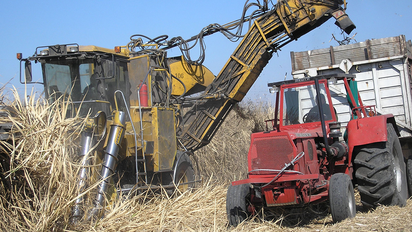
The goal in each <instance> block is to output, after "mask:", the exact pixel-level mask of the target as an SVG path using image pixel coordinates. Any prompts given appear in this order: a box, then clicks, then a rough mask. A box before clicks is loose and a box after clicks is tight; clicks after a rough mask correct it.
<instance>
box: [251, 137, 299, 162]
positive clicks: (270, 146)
mask: <svg viewBox="0 0 412 232" xmlns="http://www.w3.org/2000/svg"><path fill="white" fill-rule="evenodd" d="M250 152H251V154H250V158H251V168H252V170H256V169H275V170H280V169H282V168H283V167H284V166H285V163H290V162H291V161H292V159H293V145H292V144H291V142H290V140H289V139H288V137H287V136H276V137H267V138H255V139H254V141H253V143H252V149H251V150H250Z"/></svg>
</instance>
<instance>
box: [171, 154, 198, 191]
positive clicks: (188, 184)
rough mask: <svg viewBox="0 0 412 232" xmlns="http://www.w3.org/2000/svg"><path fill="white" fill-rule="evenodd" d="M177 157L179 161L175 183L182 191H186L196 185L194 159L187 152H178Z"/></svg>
mask: <svg viewBox="0 0 412 232" xmlns="http://www.w3.org/2000/svg"><path fill="white" fill-rule="evenodd" d="M176 159H177V162H178V163H177V164H176V165H177V166H176V174H175V179H174V184H175V185H176V186H177V188H178V190H179V191H180V192H185V191H187V190H189V189H191V188H193V187H194V181H195V172H194V170H193V165H192V161H191V160H190V157H189V156H188V155H187V154H186V153H183V152H178V153H177V156H176Z"/></svg>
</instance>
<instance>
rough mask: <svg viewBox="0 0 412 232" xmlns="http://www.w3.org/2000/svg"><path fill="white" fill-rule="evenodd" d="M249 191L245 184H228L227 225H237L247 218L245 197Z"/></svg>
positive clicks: (246, 200)
mask: <svg viewBox="0 0 412 232" xmlns="http://www.w3.org/2000/svg"><path fill="white" fill-rule="evenodd" d="M249 192H250V188H249V185H247V184H242V185H235V186H232V185H230V186H229V189H228V190H227V195H226V212H227V220H228V221H229V225H231V226H237V225H239V224H240V223H242V222H243V221H244V220H246V219H247V218H248V216H249V213H248V210H247V207H248V199H247V197H248V195H249Z"/></svg>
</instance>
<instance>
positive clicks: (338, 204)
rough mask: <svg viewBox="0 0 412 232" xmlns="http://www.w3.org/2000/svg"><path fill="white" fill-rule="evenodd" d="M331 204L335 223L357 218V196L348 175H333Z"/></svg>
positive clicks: (330, 186)
mask: <svg viewBox="0 0 412 232" xmlns="http://www.w3.org/2000/svg"><path fill="white" fill-rule="evenodd" d="M329 203H330V209H331V213H332V219H333V221H334V222H339V221H342V220H345V219H346V218H353V217H355V215H356V204H355V194H354V191H353V185H352V181H351V179H350V177H349V176H348V175H346V174H344V173H336V174H333V175H332V177H331V178H330V184H329Z"/></svg>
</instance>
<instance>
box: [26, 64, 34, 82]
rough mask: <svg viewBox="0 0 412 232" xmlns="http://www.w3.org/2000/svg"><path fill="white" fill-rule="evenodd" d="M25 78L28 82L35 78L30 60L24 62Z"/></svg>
mask: <svg viewBox="0 0 412 232" xmlns="http://www.w3.org/2000/svg"><path fill="white" fill-rule="evenodd" d="M24 79H25V82H26V83H30V82H32V80H33V75H32V71H31V61H30V60H26V62H25V63H24Z"/></svg>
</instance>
